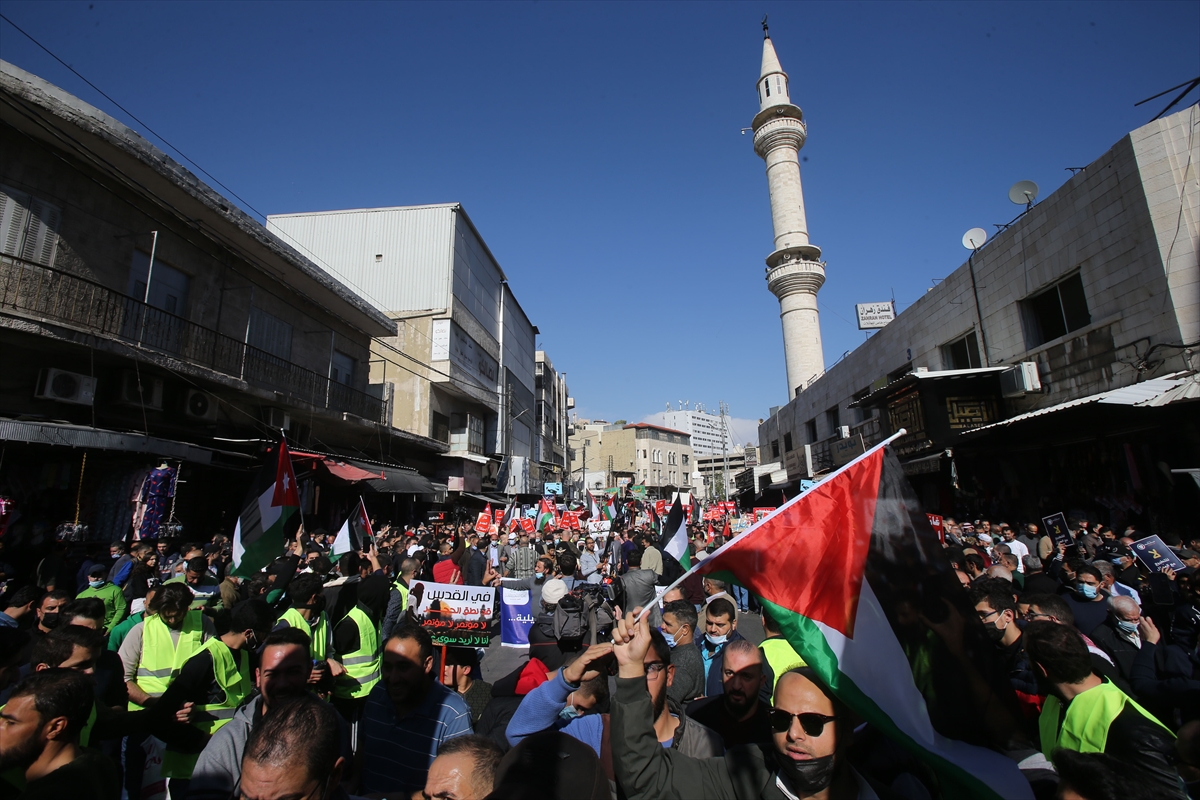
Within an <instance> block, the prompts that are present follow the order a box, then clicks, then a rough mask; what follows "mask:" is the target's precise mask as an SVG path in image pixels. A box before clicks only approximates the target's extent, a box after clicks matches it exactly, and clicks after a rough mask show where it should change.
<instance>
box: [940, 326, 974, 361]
mask: <svg viewBox="0 0 1200 800" xmlns="http://www.w3.org/2000/svg"><path fill="white" fill-rule="evenodd" d="M942 364H943V365H944V366H945V367H946V369H977V368H979V367H981V366H983V363H982V362H981V361H980V360H979V342H978V340H977V339H976V338H975V331H971V332H970V333H968V334H967V335H966V336H964V337H962V338H961V339H956V340H954V341H953V342H951V343H950V344H944V345H942Z"/></svg>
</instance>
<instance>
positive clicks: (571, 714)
mask: <svg viewBox="0 0 1200 800" xmlns="http://www.w3.org/2000/svg"><path fill="white" fill-rule="evenodd" d="M578 716H580V714H579V709H578V708H576V707H575V706H573V705H571V704H570V703H568V704H567V705H565V706H563V710H562V711H560V712H558V718H559V719H561V720H562V721H563V722H570V721H571V720H573V719H575V718H576V717H578Z"/></svg>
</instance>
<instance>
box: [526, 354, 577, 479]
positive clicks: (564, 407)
mask: <svg viewBox="0 0 1200 800" xmlns="http://www.w3.org/2000/svg"><path fill="white" fill-rule="evenodd" d="M533 369H534V374H533V384H534V392H535V394H536V399H535V402H536V404H537V416H536V417H535V419H534V442H535V443H536V452H535V453H534V458H533V460H534V462H535V463H536V464H537V465H538V468H539V470H540V475H539V477H538V479H537V483H538V484H546V483H563V482H564V481H566V480H567V439H568V429H569V427H570V423H569V414H570V410H571V409H572V408H573V407H574V406H575V401H574V399H573V398H572V397H571V396H570V393H569V392H568V390H567V373H565V372H559V371H558V370H556V369H555V368H554V364H553V363H551V361H550V358H549V357H548V356H547V355H546V352H545V351H544V350H538V351H537V353H536V354H535V361H534V365H533Z"/></svg>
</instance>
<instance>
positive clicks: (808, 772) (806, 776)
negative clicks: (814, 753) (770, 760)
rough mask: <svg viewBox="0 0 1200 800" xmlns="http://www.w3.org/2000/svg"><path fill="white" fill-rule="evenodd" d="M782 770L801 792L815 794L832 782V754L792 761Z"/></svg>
mask: <svg viewBox="0 0 1200 800" xmlns="http://www.w3.org/2000/svg"><path fill="white" fill-rule="evenodd" d="M784 770H785V772H786V773H787V776H788V778H790V779H791V782H792V785H793V786H794V787H795V788H796V789H799V790H800V792H801V794H816V793H817V792H820V791H823V790H825V789H827V788H829V784H831V783H833V756H823V757H822V758H810V759H808V760H806V761H792V762H791V763H788V764H786V765H785V767H784Z"/></svg>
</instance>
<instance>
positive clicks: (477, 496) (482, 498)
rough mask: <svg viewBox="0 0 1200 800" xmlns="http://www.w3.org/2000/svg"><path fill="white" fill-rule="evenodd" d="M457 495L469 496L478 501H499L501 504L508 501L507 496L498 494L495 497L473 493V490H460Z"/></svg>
mask: <svg viewBox="0 0 1200 800" xmlns="http://www.w3.org/2000/svg"><path fill="white" fill-rule="evenodd" d="M459 497H469V498H471V499H472V500H478V501H479V502H481V503H501V504H504V503H507V502H508V498H507V497H500V496H496V497H489V496H487V495H486V494H475V493H474V492H461V493H460V494H459Z"/></svg>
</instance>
